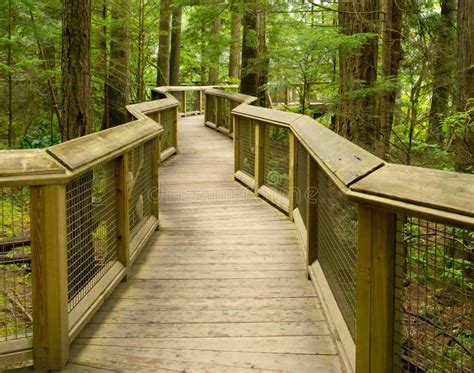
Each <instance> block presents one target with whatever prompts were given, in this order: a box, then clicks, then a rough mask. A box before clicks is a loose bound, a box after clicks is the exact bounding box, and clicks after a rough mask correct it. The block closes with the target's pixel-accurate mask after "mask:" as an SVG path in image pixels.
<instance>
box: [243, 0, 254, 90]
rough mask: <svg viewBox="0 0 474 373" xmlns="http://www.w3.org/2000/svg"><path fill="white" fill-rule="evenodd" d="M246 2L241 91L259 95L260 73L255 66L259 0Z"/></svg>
mask: <svg viewBox="0 0 474 373" xmlns="http://www.w3.org/2000/svg"><path fill="white" fill-rule="evenodd" d="M244 4H245V10H244V17H243V19H242V24H243V42H242V65H241V74H240V76H241V81H240V92H241V93H244V94H247V95H252V96H257V95H258V73H257V70H256V68H255V67H256V64H257V59H258V50H257V44H258V43H257V32H258V29H257V19H258V18H257V0H247V1H245V3H244Z"/></svg>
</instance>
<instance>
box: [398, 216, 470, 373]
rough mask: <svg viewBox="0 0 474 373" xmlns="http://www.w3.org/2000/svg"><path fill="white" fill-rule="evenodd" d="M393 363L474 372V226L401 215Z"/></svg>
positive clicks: (402, 366) (411, 368) (425, 369)
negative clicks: (455, 225)
mask: <svg viewBox="0 0 474 373" xmlns="http://www.w3.org/2000/svg"><path fill="white" fill-rule="evenodd" d="M396 253H397V254H396V269H395V273H396V280H395V284H396V285H395V286H396V289H395V314H394V318H395V328H394V341H395V343H394V348H395V350H394V365H395V368H396V369H397V370H398V371H403V372H441V371H443V372H444V371H452V372H472V370H473V367H474V361H473V358H472V353H473V335H472V334H473V318H472V308H473V306H472V305H473V301H472V295H473V289H474V277H473V276H474V271H473V255H474V231H469V230H466V229H461V228H456V227H453V226H447V225H443V224H438V223H435V222H433V221H428V220H424V219H419V218H415V217H411V216H404V215H399V216H398V217H397V249H396Z"/></svg>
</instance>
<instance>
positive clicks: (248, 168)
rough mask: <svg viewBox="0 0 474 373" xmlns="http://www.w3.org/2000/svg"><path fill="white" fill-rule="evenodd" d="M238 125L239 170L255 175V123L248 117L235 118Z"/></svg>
mask: <svg viewBox="0 0 474 373" xmlns="http://www.w3.org/2000/svg"><path fill="white" fill-rule="evenodd" d="M236 120H237V121H238V126H239V160H238V161H239V163H238V167H239V170H240V171H242V172H244V173H246V174H247V175H249V176H252V177H253V176H255V125H254V124H253V122H252V121H251V120H250V119H248V118H242V117H238V118H236Z"/></svg>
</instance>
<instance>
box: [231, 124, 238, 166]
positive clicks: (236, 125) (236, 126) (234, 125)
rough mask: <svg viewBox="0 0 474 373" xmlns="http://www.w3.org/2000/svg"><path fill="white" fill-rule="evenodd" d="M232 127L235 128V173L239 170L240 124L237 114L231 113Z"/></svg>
mask: <svg viewBox="0 0 474 373" xmlns="http://www.w3.org/2000/svg"><path fill="white" fill-rule="evenodd" d="M231 121H232V123H233V124H232V127H233V128H234V174H235V173H237V171H239V158H240V132H239V131H240V124H239V119H238V118H237V117H236V116H235V115H231Z"/></svg>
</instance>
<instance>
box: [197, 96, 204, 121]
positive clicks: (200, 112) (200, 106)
mask: <svg viewBox="0 0 474 373" xmlns="http://www.w3.org/2000/svg"><path fill="white" fill-rule="evenodd" d="M198 95H199V96H198V97H199V103H198V105H199V106H198V107H199V114H202V112H203V111H204V110H203V96H204V92H203V91H202V90H199V91H198ZM204 123H206V122H205V121H204Z"/></svg>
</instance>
